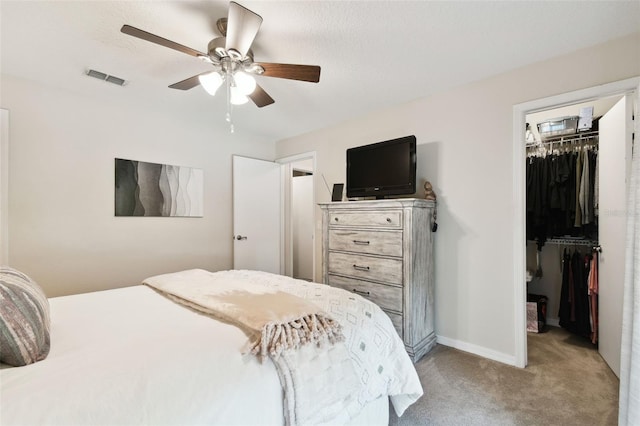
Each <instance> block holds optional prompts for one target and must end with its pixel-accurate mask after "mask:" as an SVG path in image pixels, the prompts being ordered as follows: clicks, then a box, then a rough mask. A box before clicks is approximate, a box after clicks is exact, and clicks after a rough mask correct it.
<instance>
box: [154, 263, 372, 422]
mask: <svg viewBox="0 0 640 426" xmlns="http://www.w3.org/2000/svg"><path fill="white" fill-rule="evenodd" d="M237 272H238V271H223V272H217V273H211V272H208V271H205V270H202V269H193V270H187V271H182V272H177V273H172V274H165V275H158V276H155V277H150V278H147V279H146V280H144V282H143V283H144V284H146V285H148V286H150V287H152V288H154V289H156V290H158V291H159V292H161V293H162V294H164V295H165V296H167V297H169V298H171V299H172V300H175V301H177V302H178V303H181V304H183V305H186V306H188V307H190V308H192V309H195V310H198V311H200V312H204V313H206V314H209V315H212V316H214V317H216V318H219V319H221V320H223V321H225V322H229V323H231V324H233V325H236V326H237V327H239V328H240V329H242V330H243V331H244V332H245V333H246V334H247V335H248V337H249V350H250V351H251V353H253V354H255V355H258V356H259V357H260V359H263V358H264V357H265V356H269V357H270V358H271V359H272V360H273V362H274V364H275V365H276V369H277V371H278V374H279V376H280V382H281V384H282V386H283V389H284V394H285V405H286V406H285V420H286V422H287V424H288V425H298V424H300V425H303V424H304V425H307V424H327V423H332V424H337V423H343V422H345V421H348V420H349V418H350V417H352V416H354V415H355V414H357V412H359V410H360V408H361V407H360V405H359V404H358V402H357V394H358V390H359V388H360V382H359V380H358V378H357V377H356V375H355V370H354V367H353V363H352V362H351V359H350V357H349V354H348V352H347V350H346V348H345V347H344V345H343V344H337V343H338V342H341V341H343V340H344V336H343V334H342V331H341V326H340V324H339V323H338V322H336V321H334V320H333V319H332V318H330V317H329V316H327V315H326V314H325V313H324V312H322V310H321V309H320V308H318V306H317V305H316V304H314V303H312V302H308V301H306V300H305V299H303V298H300V297H297V296H294V295H292V294H289V293H286V292H283V291H280V290H278V289H277V288H273V287H270V286H269V285H265V283H264V282H258V281H256V280H247V279H246V276H245V277H241V276H239V275H238V274H237Z"/></svg>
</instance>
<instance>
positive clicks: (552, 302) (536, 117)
mask: <svg viewBox="0 0 640 426" xmlns="http://www.w3.org/2000/svg"><path fill="white" fill-rule="evenodd" d="M620 98H621V96H616V97H609V98H603V99H598V100H595V101H590V102H585V103H582V104H576V105H571V106H566V107H563V108H557V109H553V110H547V111H542V112H538V113H534V114H529V115H527V117H526V121H527V123H529V124H530V129H531V131H532V133H533V135H534V137H535V139H536V140H540V139H541V138H540V135H539V134H538V132H537V123H541V122H544V121H547V120H550V119H554V118H558V117H566V116H575V115H579V112H580V109H581V108H583V107H588V106H592V107H593V108H594V113H593V116H594V118H596V117H601V116H603V115H604V114H606V113H607V112H608V111H609V110H610V109H611V108H612V107H613V106H614V105H615V104H616V103H617V102H618V101H619V100H620ZM566 145H568V143H567V144H565V146H566ZM556 147H559V145H558V144H554V145H553V146H551V147H549V145H545V148H546V149H547V150H548V149H549V148H552V149H554V148H556ZM565 249H566V250H567V251H568V252H570V253H573V252H574V251H575V250H578V251H580V252H584V253H588V252H590V251H591V245H590V244H586V243H585V244H582V243H581V242H578V243H575V244H571V243H558V242H557V241H553V240H551V241H548V242H546V243H545V244H544V246H543V247H542V250H541V251H540V252H539V253H538V247H537V243H536V242H533V241H527V271H529V272H530V274H531V275H532V276H533V278H532V280H531V281H530V282H529V284H528V285H527V289H528V293H531V294H539V295H544V296H546V297H547V298H548V302H547V324H548V325H552V326H558V325H559V318H558V311H559V308H560V294H561V289H562V270H563V263H562V260H563V254H564V251H565Z"/></svg>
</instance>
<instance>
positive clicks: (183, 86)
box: [169, 71, 211, 90]
mask: <svg viewBox="0 0 640 426" xmlns="http://www.w3.org/2000/svg"><path fill="white" fill-rule="evenodd" d="M210 72H211V71H207V72H202V73H200V74H198V75H194V76H193V77H189V78H186V79H184V80H182V81H179V82H177V83H173V84H172V85H171V86H169V88H170V89H179V90H189V89H193V88H194V87H196V86H198V85H199V84H200V80H199V79H198V77H200V76H201V75H203V74H209V73H210Z"/></svg>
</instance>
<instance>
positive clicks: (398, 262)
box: [320, 198, 436, 362]
mask: <svg viewBox="0 0 640 426" xmlns="http://www.w3.org/2000/svg"><path fill="white" fill-rule="evenodd" d="M320 208H321V209H322V213H323V215H322V216H323V220H322V234H323V238H322V248H323V249H322V261H323V262H322V263H323V280H324V282H325V283H326V284H329V285H332V286H334V287H341V288H344V289H345V290H348V291H351V292H354V293H357V294H359V295H361V296H363V297H366V298H367V299H369V300H371V301H372V302H374V303H376V304H377V305H378V306H380V307H381V308H382V309H383V310H384V311H385V312H386V313H387V314H388V315H389V317H390V318H391V321H392V322H393V324H394V326H395V328H396V330H397V331H398V334H399V335H400V337H402V339H403V340H404V344H405V347H406V349H407V352H408V353H409V355H410V356H411V358H412V359H413V361H414V362H416V361H418V360H419V359H420V358H421V357H422V356H423V355H424V354H425V353H427V352H428V351H429V350H430V349H431V348H432V347H433V346H434V345H435V340H436V337H435V332H434V311H433V307H434V282H433V280H434V273H433V235H434V234H433V233H432V232H431V225H432V218H433V213H434V209H435V202H433V201H426V200H423V199H418V198H399V199H391V200H370V201H369V200H367V201H348V202H337V203H321V204H320Z"/></svg>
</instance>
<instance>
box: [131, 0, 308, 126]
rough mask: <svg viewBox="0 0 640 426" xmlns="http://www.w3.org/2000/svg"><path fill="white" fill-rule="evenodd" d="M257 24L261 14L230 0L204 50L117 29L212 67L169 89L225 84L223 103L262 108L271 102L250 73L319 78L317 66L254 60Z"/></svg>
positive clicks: (212, 87)
mask: <svg viewBox="0 0 640 426" xmlns="http://www.w3.org/2000/svg"><path fill="white" fill-rule="evenodd" d="M261 24H262V17H261V16H260V15H258V14H256V13H255V12H252V11H251V10H249V9H247V8H246V7H244V6H241V5H239V4H238V3H236V2H231V3H230V4H229V15H228V17H227V18H220V19H218V22H217V24H216V25H217V27H218V30H219V31H220V33H221V34H222V37H217V38H214V39H213V40H211V41H210V42H209V45H208V49H207V50H208V52H207V53H203V52H199V51H197V50H195V49H191V48H190V47H187V46H183V45H181V44H179V43H176V42H174V41H171V40H167V39H166V38H163V37H160V36H157V35H155V34H151V33H148V32H146V31H143V30H141V29H138V28H135V27H132V26H130V25H123V26H122V28H121V29H120V31H121V32H123V33H125V34H128V35H130V36H133V37H138V38H141V39H143V40H147V41H150V42H152V43H156V44H159V45H161V46H165V47H168V48H170V49H174V50H177V51H179V52H182V53H186V54H187V55H191V56H195V57H196V58H199V59H201V60H203V61H205V62H208V63H209V64H211V65H212V66H213V71H207V72H204V73H200V74H198V75H194V76H193V77H189V78H187V79H185V80H182V81H179V82H177V83H175V84H172V85H171V86H169V87H170V88H172V89H179V90H189V89H191V88H193V87H196V86H198V85H202V86H203V87H204V89H205V90H206V91H207V92H209V94H211V95H214V94H215V93H216V91H217V89H218V88H219V87H220V86H222V84H223V83H225V86H226V90H227V104H229V103H231V104H234V105H239V104H243V103H245V102H247V101H248V99H251V100H252V101H253V103H255V104H256V105H257V106H258V107H259V108H262V107H264V106H267V105H270V104H272V103H274V102H275V101H274V100H273V98H272V97H271V96H269V94H268V93H267V92H265V91H264V89H263V88H262V87H260V85H258V84H257V83H256V82H255V79H254V78H253V76H254V75H262V76H265V77H277V78H285V79H290V80H300V81H308V82H312V83H317V82H319V81H320V67H319V66H317V65H295V64H278V63H269V62H254V60H253V52H252V51H251V44H252V43H253V40H254V39H255V37H256V35H257V34H258V30H259V29H260V25H261ZM227 120H228V121H230V113H229V112H227Z"/></svg>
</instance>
